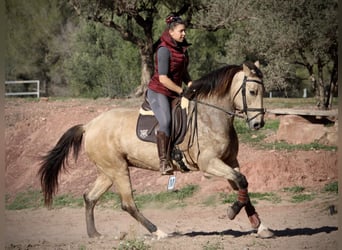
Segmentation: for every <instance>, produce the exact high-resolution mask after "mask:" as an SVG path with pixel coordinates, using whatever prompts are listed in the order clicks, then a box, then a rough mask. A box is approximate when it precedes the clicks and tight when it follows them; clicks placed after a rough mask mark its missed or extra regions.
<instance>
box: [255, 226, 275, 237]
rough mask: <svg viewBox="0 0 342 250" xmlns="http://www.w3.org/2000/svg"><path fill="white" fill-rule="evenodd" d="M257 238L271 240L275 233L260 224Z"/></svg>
mask: <svg viewBox="0 0 342 250" xmlns="http://www.w3.org/2000/svg"><path fill="white" fill-rule="evenodd" d="M257 236H258V237H259V238H262V239H269V238H272V237H274V233H273V232H272V231H271V230H270V229H268V228H267V227H265V226H264V225H263V224H260V226H259V228H258V233H257Z"/></svg>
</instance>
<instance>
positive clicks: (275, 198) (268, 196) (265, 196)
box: [249, 192, 281, 203]
mask: <svg viewBox="0 0 342 250" xmlns="http://www.w3.org/2000/svg"><path fill="white" fill-rule="evenodd" d="M249 197H250V198H251V199H257V200H264V201H270V202H272V203H279V202H280V201H281V197H280V196H279V195H277V194H275V193H272V192H266V193H253V192H250V193H249Z"/></svg>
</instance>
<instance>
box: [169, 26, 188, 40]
mask: <svg viewBox="0 0 342 250" xmlns="http://www.w3.org/2000/svg"><path fill="white" fill-rule="evenodd" d="M169 33H170V35H171V37H172V38H173V39H174V40H175V41H176V42H180V43H181V42H183V41H184V38H185V25H184V24H178V25H176V26H175V27H174V28H173V29H170V30H169Z"/></svg>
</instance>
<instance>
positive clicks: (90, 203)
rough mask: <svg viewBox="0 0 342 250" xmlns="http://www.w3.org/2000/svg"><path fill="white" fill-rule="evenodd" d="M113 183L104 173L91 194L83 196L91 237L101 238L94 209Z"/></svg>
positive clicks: (88, 230) (97, 180)
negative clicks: (96, 225)
mask: <svg viewBox="0 0 342 250" xmlns="http://www.w3.org/2000/svg"><path fill="white" fill-rule="evenodd" d="M112 184H113V182H112V181H111V179H110V178H109V177H108V176H106V175H105V174H103V173H100V175H99V176H98V177H97V179H96V181H95V184H94V187H93V188H92V189H91V190H90V192H88V193H85V194H84V195H83V198H84V202H85V216H86V225H87V233H88V236H89V237H91V238H92V237H99V236H101V234H100V233H99V232H98V231H97V230H96V227H95V219H94V207H95V205H96V203H97V201H98V200H99V198H100V197H101V195H102V194H104V193H105V192H106V191H107V190H108V189H109V188H110V187H111V186H112Z"/></svg>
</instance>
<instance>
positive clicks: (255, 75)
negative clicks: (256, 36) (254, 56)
mask: <svg viewBox="0 0 342 250" xmlns="http://www.w3.org/2000/svg"><path fill="white" fill-rule="evenodd" d="M242 68H243V70H242V71H240V72H238V73H237V74H236V75H235V76H234V78H233V81H232V86H231V88H232V89H231V94H232V98H233V102H234V107H235V109H236V110H238V111H241V112H242V113H243V115H244V117H245V119H246V122H247V124H248V126H249V128H250V129H260V128H262V127H263V126H264V124H265V122H264V113H265V109H264V108H263V94H264V85H263V81H262V80H263V75H262V73H261V71H260V69H259V62H255V63H254V64H253V63H250V62H246V63H244V64H243V67H242Z"/></svg>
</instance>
